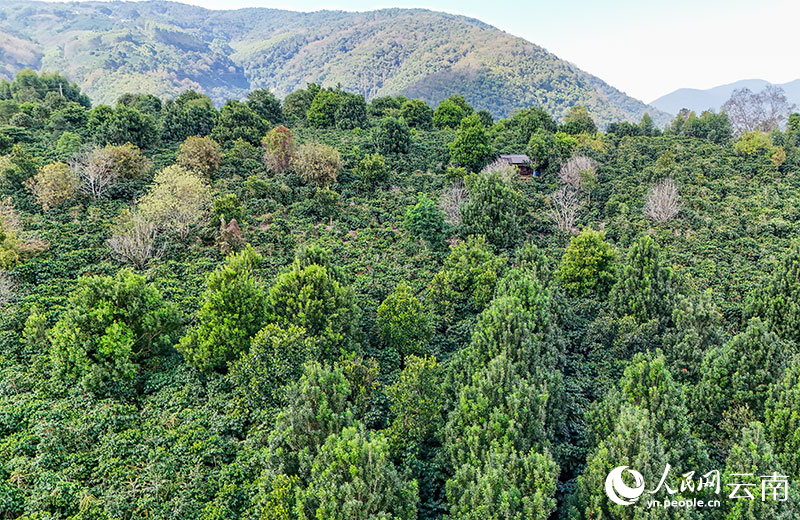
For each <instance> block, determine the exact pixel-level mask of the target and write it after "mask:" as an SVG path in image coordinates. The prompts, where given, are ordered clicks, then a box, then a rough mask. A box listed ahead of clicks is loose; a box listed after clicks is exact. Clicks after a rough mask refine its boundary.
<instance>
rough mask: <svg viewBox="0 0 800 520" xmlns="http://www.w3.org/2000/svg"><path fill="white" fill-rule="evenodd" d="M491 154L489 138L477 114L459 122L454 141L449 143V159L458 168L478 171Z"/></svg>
mask: <svg viewBox="0 0 800 520" xmlns="http://www.w3.org/2000/svg"><path fill="white" fill-rule="evenodd" d="M490 153H491V148H490V147H489V136H488V134H487V133H486V129H485V128H484V126H483V123H482V122H481V120H480V118H479V117H478V115H477V114H472V115H469V116H467V117H465V118H463V119H462V120H461V124H460V125H459V128H458V130H457V131H456V138H455V140H454V141H453V142H452V143H450V159H451V160H452V161H453V162H454V163H455V164H456V165H458V166H463V167H465V168H467V169H468V170H471V171H474V172H476V171H479V170H480V169H481V168H483V167H484V166H486V161H487V158H488V156H489V154H490Z"/></svg>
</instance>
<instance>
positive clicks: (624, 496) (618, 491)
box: [606, 466, 644, 506]
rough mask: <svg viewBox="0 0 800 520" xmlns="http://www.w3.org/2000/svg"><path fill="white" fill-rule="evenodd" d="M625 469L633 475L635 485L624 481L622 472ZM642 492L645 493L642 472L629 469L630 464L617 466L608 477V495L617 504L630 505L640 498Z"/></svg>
mask: <svg viewBox="0 0 800 520" xmlns="http://www.w3.org/2000/svg"><path fill="white" fill-rule="evenodd" d="M625 470H627V471H628V473H630V474H631V476H632V477H633V482H634V486H633V487H629V486H628V485H626V484H625V482H623V481H622V474H623V473H624V472H625ZM642 493H644V478H643V477H642V474H641V473H639V472H638V471H636V470H634V469H628V466H619V467H616V468H614V469H613V470H611V473H609V474H608V476H607V477H606V495H608V498H609V499H610V500H611V501H612V502H614V503H615V504H619V505H621V506H629V505H631V504H633V503H635V502H636V501H637V500H639V497H640V496H642Z"/></svg>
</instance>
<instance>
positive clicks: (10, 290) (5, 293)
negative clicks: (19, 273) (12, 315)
mask: <svg viewBox="0 0 800 520" xmlns="http://www.w3.org/2000/svg"><path fill="white" fill-rule="evenodd" d="M15 296H16V284H15V283H14V280H13V279H12V278H11V275H10V274H8V273H7V272H6V271H0V309H3V308H5V306H6V305H8V304H9V303H11V302H12V301H14V298H15Z"/></svg>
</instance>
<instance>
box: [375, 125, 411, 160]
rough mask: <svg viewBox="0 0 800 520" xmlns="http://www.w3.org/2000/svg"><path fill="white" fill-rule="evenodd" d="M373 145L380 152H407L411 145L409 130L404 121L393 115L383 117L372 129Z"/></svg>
mask: <svg viewBox="0 0 800 520" xmlns="http://www.w3.org/2000/svg"><path fill="white" fill-rule="evenodd" d="M373 140H374V141H375V147H376V148H377V149H378V151H379V152H381V153H382V154H392V153H408V150H409V147H410V146H411V131H410V130H409V129H408V125H407V124H406V123H405V121H403V120H401V119H397V118H395V117H384V118H383V119H381V120H380V122H379V123H378V126H377V127H376V128H375V129H374V133H373Z"/></svg>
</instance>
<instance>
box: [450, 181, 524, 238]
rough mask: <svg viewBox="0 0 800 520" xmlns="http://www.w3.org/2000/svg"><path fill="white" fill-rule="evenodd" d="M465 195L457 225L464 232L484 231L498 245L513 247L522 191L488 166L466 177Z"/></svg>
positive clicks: (518, 227)
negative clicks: (459, 222) (467, 197)
mask: <svg viewBox="0 0 800 520" xmlns="http://www.w3.org/2000/svg"><path fill="white" fill-rule="evenodd" d="M465 181H466V186H467V191H468V192H469V199H468V200H467V201H466V202H465V203H464V205H463V206H461V226H462V232H463V233H464V234H465V235H484V236H485V237H486V239H487V240H488V242H489V243H491V244H492V245H494V246H495V247H498V248H500V249H510V248H513V247H514V246H515V245H516V244H517V242H518V241H519V238H520V235H521V231H520V216H521V214H522V200H523V196H522V193H521V192H520V191H519V189H517V187H516V186H515V184H514V181H509V180H508V179H507V178H506V177H504V175H503V174H502V173H501V172H499V171H497V170H491V171H486V172H481V173H479V174H473V175H470V176H468V177H467V178H466V179H465Z"/></svg>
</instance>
